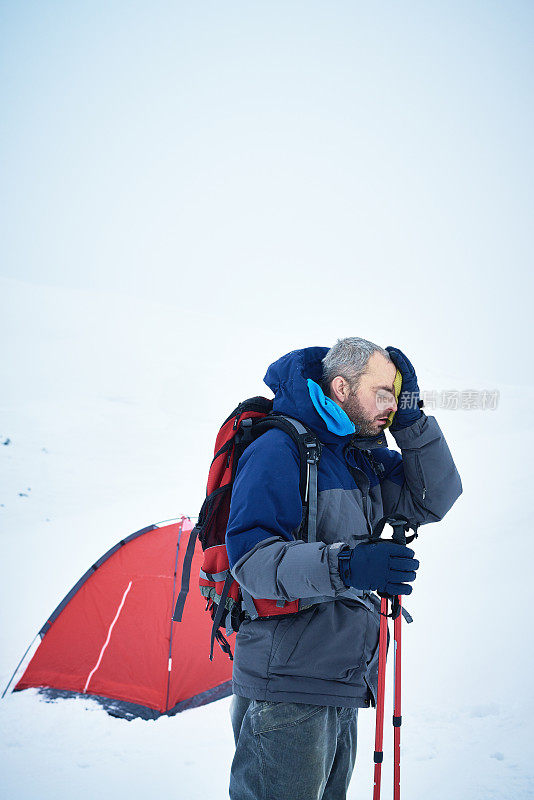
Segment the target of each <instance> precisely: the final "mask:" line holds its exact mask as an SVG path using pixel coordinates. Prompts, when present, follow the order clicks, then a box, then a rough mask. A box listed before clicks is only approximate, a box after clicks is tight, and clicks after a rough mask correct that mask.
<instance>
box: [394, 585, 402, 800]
mask: <svg viewBox="0 0 534 800" xmlns="http://www.w3.org/2000/svg"><path fill="white" fill-rule="evenodd" d="M397 601H398V604H399V615H398V616H397V617H396V618H395V622H394V635H395V660H394V662H393V663H394V669H393V800H400V729H401V723H402V717H401V622H402V607H401V596H400V595H398V596H397Z"/></svg>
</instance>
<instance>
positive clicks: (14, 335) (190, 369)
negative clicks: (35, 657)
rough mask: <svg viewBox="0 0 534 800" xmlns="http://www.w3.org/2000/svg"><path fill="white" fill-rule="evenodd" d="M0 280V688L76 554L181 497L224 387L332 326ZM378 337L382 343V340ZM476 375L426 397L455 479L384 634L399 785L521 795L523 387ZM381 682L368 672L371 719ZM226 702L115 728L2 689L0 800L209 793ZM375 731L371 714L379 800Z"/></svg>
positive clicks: (433, 374) (524, 767)
mask: <svg viewBox="0 0 534 800" xmlns="http://www.w3.org/2000/svg"><path fill="white" fill-rule="evenodd" d="M0 290H1V291H0V294H1V298H2V309H1V314H0V330H1V335H2V341H3V342H5V343H6V345H5V346H4V354H3V357H2V392H1V395H0V411H1V420H0V458H1V470H2V481H1V497H0V528H1V533H0V535H1V552H2V559H1V562H0V570H1V573H0V575H1V579H0V613H1V618H2V632H1V637H2V640H1V644H2V648H1V661H0V680H1V682H2V687H3V686H4V685H5V684H6V683H7V680H8V679H9V677H10V675H11V672H12V670H13V668H14V666H15V664H16V663H17V661H18V659H19V658H20V656H21V655H22V653H23V651H24V649H25V648H26V646H27V645H28V643H29V642H30V641H31V639H32V638H33V637H34V635H35V633H36V632H37V630H38V629H39V628H40V626H41V625H42V623H43V622H44V621H45V619H46V616H47V614H48V613H49V612H50V611H51V610H52V609H53V608H55V606H56V605H57V603H58V602H59V601H60V600H61V598H62V597H63V596H64V595H65V593H66V592H67V591H68V590H69V589H70V588H71V586H72V585H73V584H74V583H75V582H76V580H77V579H78V578H79V577H80V575H81V574H82V573H83V572H84V571H85V570H86V569H87V567H88V565H89V564H91V563H92V562H93V561H94V560H95V559H96V558H97V557H98V556H100V555H101V554H102V553H103V552H105V551H106V550H107V549H108V548H109V547H110V546H111V545H113V544H114V543H115V542H116V541H118V540H119V539H121V538H122V537H124V536H125V535H127V534H129V533H131V532H132V531H134V530H137V529H139V528H141V527H143V526H144V525H147V524H149V523H151V522H158V521H161V520H165V519H168V518H174V517H176V516H179V515H180V514H182V513H185V514H196V513H197V512H198V508H199V506H200V502H201V500H202V497H203V493H204V482H205V478H206V469H207V465H208V462H209V459H210V455H211V452H210V450H211V447H212V444H213V437H214V434H215V432H216V430H217V427H218V425H219V424H220V421H221V419H222V418H224V416H226V414H227V413H228V412H229V411H230V410H231V408H232V407H233V406H235V405H236V404H237V402H239V401H240V400H242V399H244V398H245V397H247V396H252V395H254V394H259V393H262V392H267V390H266V389H265V387H263V385H262V376H263V374H264V371H265V368H266V367H267V365H268V364H269V363H270V361H272V360H274V359H275V358H277V357H278V356H279V355H281V354H282V353H283V352H286V351H288V350H291V349H294V348H295V347H301V346H304V345H306V344H325V343H326V344H330V343H332V341H333V340H334V338H335V337H336V336H337V335H342V334H343V333H344V332H342V331H337V330H334V329H333V328H332V329H331V330H330V332H329V333H328V334H327V331H326V328H325V327H324V326H323V327H320V326H319V325H317V327H316V329H315V328H314V327H313V326H314V324H315V323H314V321H313V320H310V323H309V327H308V329H305V328H303V327H302V326H301V327H300V328H299V336H298V339H296V338H295V336H294V335H292V332H291V330H290V329H289V327H288V326H285V327H284V325H283V324H282V323H280V324H279V323H278V322H277V323H276V325H274V324H273V328H272V329H269V330H266V329H265V330H262V329H260V328H257V329H254V328H253V327H251V326H250V325H249V327H248V335H247V336H243V333H242V331H241V330H240V329H239V320H238V319H237V318H234V319H230V317H229V316H228V315H227V316H226V318H223V317H221V318H217V317H215V316H213V315H211V316H209V317H208V316H205V317H203V316H202V314H201V313H199V312H196V311H192V310H190V311H188V310H187V309H186V308H182V307H180V308H178V307H176V306H171V305H169V306H165V305H163V304H160V305H156V304H155V303H151V304H143V303H141V302H140V301H135V300H134V299H132V298H122V299H119V297H118V296H116V295H113V294H99V293H97V292H86V291H81V290H67V289H60V288H51V287H44V286H37V285H32V284H25V283H22V282H17V281H12V280H1V281H0ZM344 327H346V325H345V326H344ZM314 331H315V332H314ZM353 333H355V334H359V335H366V334H367V335H369V337H370V338H373V336H372V335H371V334H370V333H368V332H367V331H365V330H363V329H362V328H361V327H358V330H355V331H353ZM387 336H388V339H387V340H381V341H380V343H381V344H383V345H385V344H396V341H393V340H391V341H390V340H389V332H387ZM306 337H308V338H307V339H306ZM399 346H401V347H402V342H399ZM422 346H423V345H422ZM429 346H430V345H427V347H429ZM408 355H409V357H410V358H412V360H413V361H414V364H415V366H416V369H417V370H418V373H419V375H420V384H421V386H422V388H423V390H424V389H426V388H454V387H456V388H473V387H465V381H464V379H463V377H462V376H459V375H454V374H447V375H443V374H440V372H439V369H436V368H435V367H432V368H430V367H429V366H428V365H429V363H430V361H429V352H428V350H427V351H426V352H425V353H424V354H423V355H421V356H420V358H419V359H418V353H417V352H413V351H410V352H409V353H408ZM477 388H488V389H492V388H498V389H499V390H500V401H499V405H498V408H497V410H494V411H491V410H486V411H444V410H441V409H440V410H436V412H435V413H436V416H437V418H438V420H439V422H440V424H441V425H442V428H443V430H444V431H445V434H446V437H447V440H448V443H449V446H450V448H451V450H452V452H453V455H454V457H455V460H456V463H457V465H458V469H459V471H460V474H461V476H462V480H463V486H464V494H463V495H462V497H461V498H460V500H459V501H458V502H457V504H456V505H455V506H454V508H453V509H452V511H451V512H450V513H449V514H448V515H447V517H446V518H445V520H444V521H443V522H442V523H440V524H438V525H435V526H427V527H425V528H423V529H422V531H421V535H420V538H419V539H418V541H417V543H416V549H417V554H418V557H419V558H420V560H421V569H420V571H419V575H418V578H417V584H416V588H415V591H414V594H413V596H412V598H411V599H410V602H409V603H407V605H408V608H409V610H410V611H411V613H412V614H413V616H414V623H413V625H411V626H409V627H408V626H405V627H404V629H403V630H404V633H403V653H404V665H403V666H404V670H403V679H404V692H403V722H404V725H403V729H402V736H403V742H402V771H403V779H402V782H403V789H404V796H405V797H408V798H409V800H423V798H424V799H425V800H427V798H428V797H429V796H430V795H431V796H432V798H433V800H451V798H455V799H457V800H464V799H465V800H492V799H493V798H499V800H505V799H506V800H508V798H514V800H523V799H524V798H530V797H534V767H533V760H532V755H533V754H532V741H533V734H534V724H533V717H534V715H533V711H534V707H533V706H534V703H533V691H532V656H533V650H534V647H533V642H532V636H531V624H530V615H531V592H530V586H531V573H532V563H533V560H534V546H533V544H532V534H531V511H530V507H529V501H528V497H530V496H531V486H530V482H531V476H530V473H529V471H528V470H527V469H526V467H527V456H526V454H527V453H528V452H529V450H531V448H532V431H533V422H532V418H531V416H529V413H528V412H529V409H530V408H531V407H532V404H533V401H534V387H533V385H532V384H531V385H528V386H527V385H517V386H511V385H502V384H500V385H499V386H498V387H494V386H492V385H488V386H485V387H477ZM427 413H432V412H431V410H427ZM388 436H389V434H388ZM7 440H9V443H7ZM389 440H390V446H394V442H393V439H392V437H389ZM391 685H392V681H391V676H388V687H389V692H388V703H389V706H388V707H387V708H386V721H387V720H390V719H391V702H390V701H391ZM228 705H229V700H228V699H226V700H222V701H219V702H217V703H215V704H213V705H210V706H206V707H203V708H200V709H195V710H192V711H187V712H184V713H182V714H180V715H178V716H176V717H173V718H162V719H160V720H158V721H156V722H145V721H140V720H137V721H134V722H125V721H122V720H118V719H114V718H111V717H109V716H108V715H107V714H106V713H105V712H104V711H103V710H102V709H101V708H100V707H98V706H96V705H94V704H92V703H91V702H90V701H89V700H87V701H82V700H63V701H58V702H56V703H46V702H44V701H42V700H41V699H40V698H39V697H38V696H37V692H36V691H34V690H28V691H25V692H21V693H16V694H11V693H9V694H8V695H7V696H6V698H5V699H4V700H3V701H2V702H1V703H0V724H1V746H2V751H3V756H2V767H1V773H2V774H1V784H2V789H1V794H2V797H5V798H9V800H11V799H12V798H13V799H15V798H16V800H26V799H27V800H30V798H31V800H33V798H46V799H47V800H48V798H50V799H52V798H53V799H54V800H63V798H65V799H66V798H71V797H78V798H80V799H82V798H91V800H92V799H93V798H95V797H99V798H102V799H104V798H114V800H116V798H122V797H125V798H126V797H128V798H129V800H136V799H137V798H139V799H140V798H144V797H146V796H147V794H149V793H150V794H151V795H162V796H165V797H176V798H187V800H196V799H197V798H198V799H199V800H200V798H205V797H206V796H209V797H212V798H214V800H217V799H218V798H224V797H226V796H227V784H228V773H229V765H230V761H231V757H232V751H233V747H232V738H231V731H230V725H229V719H228ZM373 736H374V712H372V711H365V710H362V712H361V714H360V727H359V755H358V760H357V767H356V770H355V774H354V777H353V780H352V784H351V788H350V792H349V797H350V798H352V800H357V799H361V798H365V797H371V791H372V790H371V787H372V751H373ZM392 738H393V737H392V728H391V726H389V725H388V724H386V735H385V750H386V753H385V767H384V773H385V775H384V789H383V796H384V797H385V798H387V797H390V796H391V790H390V785H391V781H390V774H391V769H390V767H391V743H392ZM288 800H289V798H288Z"/></svg>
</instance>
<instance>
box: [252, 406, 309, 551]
mask: <svg viewBox="0 0 534 800" xmlns="http://www.w3.org/2000/svg"><path fill="white" fill-rule="evenodd" d="M270 428H278V429H279V430H282V431H284V432H285V433H287V434H288V435H289V436H290V437H291V439H292V440H293V441H294V442H295V444H296V445H297V448H298V451H299V458H300V483H299V485H300V496H301V498H302V522H301V525H300V528H299V530H298V535H299V536H302V538H304V540H305V541H307V542H315V541H316V540H317V467H318V464H319V459H320V458H321V451H322V444H321V442H320V441H319V439H318V438H317V436H316V435H315V434H314V433H313V431H311V430H310V429H309V428H308V427H307V426H306V425H304V424H303V423H302V422H300V420H298V419H294V418H293V417H288V416H286V415H285V414H272V413H271V414H269V415H268V416H266V417H265V418H264V419H262V420H260V421H259V422H257V423H256V424H255V426H254V432H255V434H256V435H259V434H261V433H264V432H265V431H266V430H269V429H270Z"/></svg>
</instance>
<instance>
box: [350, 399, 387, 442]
mask: <svg viewBox="0 0 534 800" xmlns="http://www.w3.org/2000/svg"><path fill="white" fill-rule="evenodd" d="M343 411H344V412H345V414H346V415H347V416H348V418H349V419H350V420H351V422H354V425H355V426H356V436H376V435H377V434H379V433H381V432H382V431H383V429H384V425H383V424H382V423H380V424H378V423H377V417H380V414H376V415H374V416H373V417H369V416H368V415H367V414H366V412H365V411H364V409H363V408H362V406H361V404H360V401H359V400H358V397H357V395H356V394H355V393H353V392H351V393H350V395H349V397H348V400H347V402H346V403H345V405H344V407H343ZM382 416H384V415H383V414H382Z"/></svg>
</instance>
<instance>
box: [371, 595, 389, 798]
mask: <svg viewBox="0 0 534 800" xmlns="http://www.w3.org/2000/svg"><path fill="white" fill-rule="evenodd" d="M387 614H388V599H387V597H383V598H382V601H381V603H380V635H379V639H378V695H377V698H376V732H375V752H374V762H375V775H374V791H373V800H380V781H381V778H382V761H383V760H384V751H383V741H384V694H385V687H386V654H387V646H388V617H387Z"/></svg>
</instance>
